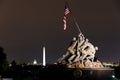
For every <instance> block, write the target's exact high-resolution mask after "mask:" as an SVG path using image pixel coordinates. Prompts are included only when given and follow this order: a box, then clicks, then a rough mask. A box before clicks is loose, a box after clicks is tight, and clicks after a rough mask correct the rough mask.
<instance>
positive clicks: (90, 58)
mask: <svg viewBox="0 0 120 80" xmlns="http://www.w3.org/2000/svg"><path fill="white" fill-rule="evenodd" d="M97 50H98V47H96V46H94V45H93V44H91V43H90V42H89V40H88V39H86V38H85V37H84V35H83V34H82V33H80V34H79V35H78V36H77V37H73V39H72V41H71V43H70V46H69V47H68V49H67V52H66V53H65V54H63V56H62V57H60V58H59V59H58V62H57V63H58V64H66V65H67V67H69V68H103V65H102V63H101V62H100V61H99V60H98V59H97V58H96V57H95V53H96V51H97Z"/></svg>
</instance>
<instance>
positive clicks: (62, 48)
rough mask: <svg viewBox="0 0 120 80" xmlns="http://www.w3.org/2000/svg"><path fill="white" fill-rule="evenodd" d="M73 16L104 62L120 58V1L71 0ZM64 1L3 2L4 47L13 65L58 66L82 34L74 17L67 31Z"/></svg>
mask: <svg viewBox="0 0 120 80" xmlns="http://www.w3.org/2000/svg"><path fill="white" fill-rule="evenodd" d="M68 2H69V5H70V7H71V9H72V14H73V16H74V17H75V18H76V20H77V22H78V24H79V26H80V29H81V31H82V33H83V34H84V36H85V37H86V38H88V39H89V41H90V42H91V43H92V44H94V45H95V46H98V48H99V51H97V53H96V57H97V58H98V59H99V60H100V61H107V62H118V61H119V59H120V1H119V0H68ZM64 6H65V1H64V0H0V46H2V47H3V48H4V52H5V53H6V54H7V58H8V60H9V62H11V61H12V60H15V61H16V62H17V63H23V62H25V63H27V62H32V61H33V60H34V59H37V61H38V63H42V47H43V46H45V47H46V58H47V63H54V62H56V61H57V59H58V58H59V57H61V56H62V55H63V54H64V53H65V52H66V49H67V48H68V46H69V44H70V42H71V40H72V38H73V37H74V36H77V35H78V34H79V32H78V30H77V27H76V26H75V23H74V21H73V19H72V17H71V16H70V15H68V17H67V24H68V25H67V30H66V31H64V30H63V21H62V19H63V15H64Z"/></svg>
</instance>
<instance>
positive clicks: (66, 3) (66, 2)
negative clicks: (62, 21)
mask: <svg viewBox="0 0 120 80" xmlns="http://www.w3.org/2000/svg"><path fill="white" fill-rule="evenodd" d="M65 5H67V6H68V8H69V10H70V13H71V16H72V18H73V20H74V22H75V25H76V27H77V29H78V31H79V32H80V33H82V32H81V30H80V27H79V25H78V23H77V21H76V19H75V17H74V16H73V13H72V11H71V8H70V6H69V4H68V1H67V0H66V1H65Z"/></svg>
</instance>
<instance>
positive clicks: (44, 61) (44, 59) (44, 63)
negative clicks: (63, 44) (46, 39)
mask: <svg viewBox="0 0 120 80" xmlns="http://www.w3.org/2000/svg"><path fill="white" fill-rule="evenodd" d="M43 66H46V57H45V46H43Z"/></svg>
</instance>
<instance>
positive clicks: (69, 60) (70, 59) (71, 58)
mask: <svg viewBox="0 0 120 80" xmlns="http://www.w3.org/2000/svg"><path fill="white" fill-rule="evenodd" d="M74 57H75V55H72V56H71V57H70V58H69V59H68V62H69V63H70V64H71V63H72V62H71V61H72V60H73V58H74Z"/></svg>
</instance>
